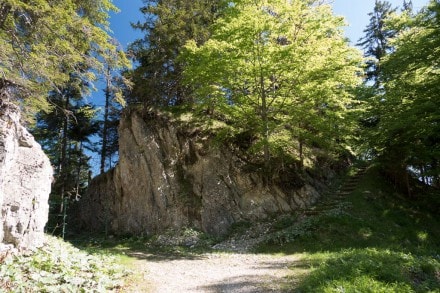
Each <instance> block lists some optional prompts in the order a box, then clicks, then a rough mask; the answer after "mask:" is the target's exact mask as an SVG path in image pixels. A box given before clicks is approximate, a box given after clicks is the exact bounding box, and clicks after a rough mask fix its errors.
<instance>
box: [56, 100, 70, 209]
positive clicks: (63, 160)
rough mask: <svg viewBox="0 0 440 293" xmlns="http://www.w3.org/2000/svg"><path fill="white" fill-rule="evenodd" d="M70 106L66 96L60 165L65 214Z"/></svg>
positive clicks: (61, 195)
mask: <svg viewBox="0 0 440 293" xmlns="http://www.w3.org/2000/svg"><path fill="white" fill-rule="evenodd" d="M69 104H70V98H69V96H68V95H67V96H66V103H65V105H64V121H63V137H62V141H61V159H60V165H59V171H60V173H59V179H58V180H61V191H60V197H61V205H60V213H62V212H63V209H64V197H65V196H66V171H67V170H66V163H67V144H68V143H67V142H68V141H67V140H68V137H67V136H68V135H67V132H68V130H69V116H70V113H69Z"/></svg>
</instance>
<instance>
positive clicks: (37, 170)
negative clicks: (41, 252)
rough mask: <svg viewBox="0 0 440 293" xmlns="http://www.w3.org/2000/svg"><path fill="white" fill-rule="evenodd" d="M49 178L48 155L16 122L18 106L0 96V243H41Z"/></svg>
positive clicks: (29, 245)
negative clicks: (6, 101)
mask: <svg viewBox="0 0 440 293" xmlns="http://www.w3.org/2000/svg"><path fill="white" fill-rule="evenodd" d="M51 182H52V167H51V164H50V162H49V159H48V158H47V156H46V155H45V154H44V152H43V151H42V149H41V146H40V145H39V144H38V143H37V142H35V140H34V138H33V136H32V135H31V134H30V133H29V132H28V131H27V130H26V129H25V128H24V127H23V126H22V125H21V124H20V114H19V110H18V108H16V107H15V106H13V105H11V104H6V103H2V101H1V100H0V244H3V245H12V246H15V247H16V248H19V249H32V248H35V247H38V246H41V245H42V244H43V241H44V225H45V224H46V222H47V218H48V209H49V205H48V198H49V193H50V188H51Z"/></svg>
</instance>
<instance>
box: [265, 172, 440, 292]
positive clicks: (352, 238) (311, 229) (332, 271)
mask: <svg viewBox="0 0 440 293" xmlns="http://www.w3.org/2000/svg"><path fill="white" fill-rule="evenodd" d="M420 196H421V199H419V200H408V199H406V198H404V197H403V196H401V195H399V194H398V193H396V191H395V190H394V189H393V188H392V186H390V185H389V184H388V183H387V182H386V181H384V180H383V179H382V177H381V176H380V174H379V172H378V170H377V169H376V168H371V169H370V170H369V171H368V172H367V174H366V175H365V176H364V177H363V178H362V179H361V181H360V182H359V184H358V186H357V188H356V190H354V191H353V192H352V193H351V194H350V195H348V196H347V197H346V198H345V199H344V200H343V201H342V202H341V203H340V204H337V205H335V206H333V207H331V208H329V209H326V210H323V211H322V212H319V213H317V214H314V215H301V214H298V215H294V216H292V218H291V219H290V220H289V219H286V218H284V219H283V218H282V220H280V222H279V223H277V224H276V225H274V231H272V233H271V234H270V235H269V236H268V238H267V240H266V242H265V243H264V244H263V245H261V246H260V247H259V248H258V251H259V252H264V253H284V254H298V253H301V256H302V261H301V262H298V263H296V264H294V265H293V266H292V276H294V275H295V274H297V272H298V270H300V271H301V272H302V273H301V277H300V278H298V277H297V276H296V277H292V282H291V287H290V288H287V289H286V290H287V291H294V292H440V254H439V251H440V240H439V237H440V225H439V224H440V223H439V219H438V217H435V215H434V214H432V213H431V211H432V210H433V209H432V207H428V206H425V204H426V203H429V202H435V201H429V199H428V198H426V197H425V196H424V195H420ZM304 270H305V271H304Z"/></svg>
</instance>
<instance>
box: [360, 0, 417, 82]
mask: <svg viewBox="0 0 440 293" xmlns="http://www.w3.org/2000/svg"><path fill="white" fill-rule="evenodd" d="M405 3H406V2H405ZM406 5H408V4H406ZM396 10H397V9H396V8H392V6H391V4H390V3H389V2H388V1H380V0H376V1H375V4H374V10H373V12H371V13H369V14H368V15H369V16H370V23H369V24H368V25H367V28H366V29H365V30H364V33H365V36H364V37H363V38H361V39H360V40H359V42H358V43H357V45H358V46H360V47H361V48H362V49H363V50H364V52H365V57H368V58H369V59H368V60H367V62H366V81H367V82H370V81H371V82H373V83H374V86H375V87H376V88H380V73H381V69H380V62H381V61H382V59H383V58H384V57H385V56H386V55H387V54H388V53H390V52H391V50H392V46H391V45H390V39H392V38H393V37H394V36H395V35H396V32H395V31H394V30H393V29H391V28H390V27H387V26H386V25H385V23H386V21H387V19H389V18H390V17H391V15H392V14H393V13H394V12H396Z"/></svg>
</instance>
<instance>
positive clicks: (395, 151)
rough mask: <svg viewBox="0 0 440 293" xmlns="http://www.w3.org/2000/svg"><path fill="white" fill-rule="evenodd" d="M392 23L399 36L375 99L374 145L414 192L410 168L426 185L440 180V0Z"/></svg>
mask: <svg viewBox="0 0 440 293" xmlns="http://www.w3.org/2000/svg"><path fill="white" fill-rule="evenodd" d="M390 25H391V26H392V27H393V29H395V30H396V31H398V32H399V34H398V36H397V37H396V38H395V40H393V41H392V44H391V45H392V46H394V47H395V51H394V52H393V53H392V54H389V55H388V56H387V57H385V58H384V60H383V62H382V68H383V76H384V89H385V94H384V95H381V96H377V97H376V100H375V101H374V107H375V108H376V109H378V110H379V112H380V122H379V125H378V126H377V128H376V129H375V136H374V137H373V138H372V145H373V147H375V150H376V152H377V153H378V155H379V158H380V159H381V161H382V163H383V164H384V166H385V167H386V168H387V169H388V170H390V172H391V173H393V174H395V176H394V177H395V178H396V180H398V181H402V182H404V183H405V185H406V187H407V188H408V193H411V191H410V188H409V187H410V186H409V184H410V182H409V181H408V179H407V178H406V176H407V175H406V174H408V170H417V171H418V176H420V177H422V178H424V180H425V183H430V184H432V185H436V186H438V185H439V181H440V180H439V177H440V165H439V158H440V143H439V142H440V124H439V117H440V99H439V93H440V78H439V76H440V70H439V65H438V60H440V51H439V48H440V38H439V37H438V36H439V35H440V2H439V1H431V2H430V4H429V5H428V6H427V7H426V8H425V9H423V10H422V11H421V12H419V13H418V14H417V15H415V16H411V15H410V14H405V13H404V14H402V15H400V16H398V17H397V16H396V17H395V18H393V19H392V20H391V22H390ZM405 178H406V180H403V179H405Z"/></svg>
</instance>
